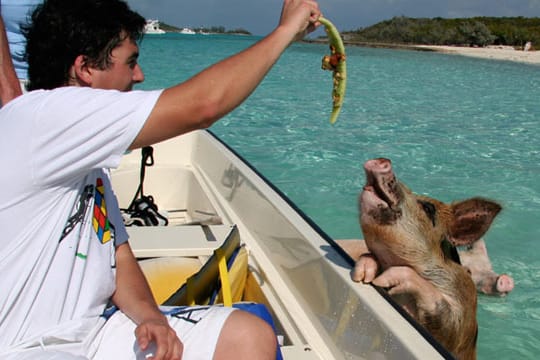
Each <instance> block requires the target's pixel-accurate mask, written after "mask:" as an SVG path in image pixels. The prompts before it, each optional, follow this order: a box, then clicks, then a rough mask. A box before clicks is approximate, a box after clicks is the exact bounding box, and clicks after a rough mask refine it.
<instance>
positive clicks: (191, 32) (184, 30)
mask: <svg viewBox="0 0 540 360" xmlns="http://www.w3.org/2000/svg"><path fill="white" fill-rule="evenodd" d="M180 34H188V35H194V34H196V32H195V31H193V30H192V29H190V28H183V29H182V30H180Z"/></svg>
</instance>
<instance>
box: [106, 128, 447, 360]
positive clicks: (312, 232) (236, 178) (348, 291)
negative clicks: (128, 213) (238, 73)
mask: <svg viewBox="0 0 540 360" xmlns="http://www.w3.org/2000/svg"><path fill="white" fill-rule="evenodd" d="M145 161H146V166H144V165H141V164H144V163H145ZM150 164H151V165H150ZM112 182H113V189H114V190H115V193H116V195H117V197H118V200H119V205H120V207H121V208H125V209H127V208H129V207H130V204H132V203H133V200H134V199H135V198H136V197H137V196H135V195H136V194H138V196H139V197H140V196H141V195H144V196H151V198H152V200H153V202H154V203H155V204H156V205H157V210H158V211H159V214H161V215H163V217H165V218H166V219H167V222H168V224H167V225H166V226H162V225H161V226H130V227H128V232H129V235H130V244H131V247H132V248H133V251H134V253H135V255H136V257H137V258H138V259H139V261H140V264H141V266H142V268H143V271H144V272H145V275H146V276H147V278H148V280H149V282H150V286H151V289H152V291H153V294H154V297H155V298H156V301H157V302H158V303H159V304H164V305H189V304H208V303H224V304H225V305H228V303H230V302H231V301H232V302H233V303H236V302H256V303H259V304H264V305H266V308H267V309H268V311H269V312H270V314H271V318H272V321H273V325H274V326H275V330H276V334H277V336H278V342H279V343H280V345H281V347H280V348H281V352H282V354H283V358H284V359H298V360H303V359H306V360H307V359H369V358H374V357H373V356H378V357H376V358H381V359H386V358H400V359H408V358H411V359H413V358H430V359H437V358H444V357H445V356H444V351H443V352H442V354H443V355H441V349H437V344H434V343H433V340H432V339H429V337H428V338H426V337H425V336H423V335H420V334H419V333H418V329H417V328H415V326H414V324H411V323H410V321H408V320H407V319H404V318H403V316H402V314H400V313H399V312H397V311H396V309H395V308H394V307H393V306H392V305H391V304H389V303H388V301H387V300H386V299H385V298H383V297H382V296H381V295H380V293H379V292H377V291H375V290H374V289H373V288H372V287H371V286H367V285H359V284H353V283H352V281H350V278H349V271H350V267H351V264H350V262H349V260H348V259H347V258H346V256H344V255H343V253H341V252H340V251H339V249H336V248H335V247H334V246H333V245H332V241H331V239H329V238H328V236H326V235H325V234H324V232H322V230H320V229H319V228H318V227H317V226H316V225H315V224H314V223H313V222H311V220H309V218H307V217H306V216H305V215H304V214H302V213H301V211H299V210H298V209H297V208H296V206H295V205H294V204H292V203H291V202H290V201H289V200H288V199H287V198H286V197H285V196H284V195H283V194H281V192H279V191H278V190H277V189H275V188H274V187H273V185H272V184H270V183H269V182H268V181H266V180H265V179H264V178H263V177H262V176H260V174H258V173H257V172H256V171H255V170H254V169H253V168H252V167H251V166H250V165H249V164H248V163H246V162H244V161H242V160H241V159H240V158H239V157H238V155H237V154H236V153H234V151H232V150H231V149H229V148H228V147H227V146H226V145H224V144H223V143H221V142H220V141H219V139H217V138H216V137H215V136H214V135H213V134H211V133H210V132H207V131H197V132H194V133H191V134H188V135H184V136H181V137H179V138H177V139H174V140H169V141H167V142H164V143H160V144H157V145H156V146H154V149H153V154H152V156H151V159H146V160H144V159H143V156H141V151H139V150H137V151H133V152H131V153H129V154H126V155H125V156H124V158H123V159H122V162H121V165H120V167H119V168H118V169H115V170H113V172H112ZM141 184H142V186H141ZM220 268H221V270H220ZM223 276H225V278H224V277H223Z"/></svg>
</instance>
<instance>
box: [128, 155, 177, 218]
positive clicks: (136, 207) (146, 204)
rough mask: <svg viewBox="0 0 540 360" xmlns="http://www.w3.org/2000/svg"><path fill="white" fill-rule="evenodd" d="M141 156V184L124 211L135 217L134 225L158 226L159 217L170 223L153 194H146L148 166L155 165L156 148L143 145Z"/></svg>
mask: <svg viewBox="0 0 540 360" xmlns="http://www.w3.org/2000/svg"><path fill="white" fill-rule="evenodd" d="M141 156H142V159H141V170H140V172H139V186H138V187H137V191H136V192H135V196H133V200H131V203H130V204H129V206H128V208H127V209H126V210H124V211H125V212H126V213H127V214H129V215H130V216H131V217H132V218H133V219H132V220H135V221H134V222H133V224H134V225H146V226H156V225H159V223H160V221H159V219H161V220H162V222H163V225H168V223H169V220H168V219H167V218H166V217H164V216H163V215H161V214H160V213H159V212H158V207H157V205H156V204H155V203H154V198H153V197H152V196H151V195H148V196H146V195H144V189H143V184H144V178H145V175H146V167H147V166H153V165H154V148H153V147H151V146H145V147H143V148H142V149H141ZM137 220H138V221H137ZM126 225H127V224H126ZM130 225H131V224H130Z"/></svg>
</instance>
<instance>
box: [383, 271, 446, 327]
mask: <svg viewBox="0 0 540 360" xmlns="http://www.w3.org/2000/svg"><path fill="white" fill-rule="evenodd" d="M372 284H373V285H376V286H379V287H382V288H386V289H387V290H388V294H389V295H390V296H392V297H396V296H401V298H404V299H407V298H409V297H411V298H412V299H413V301H412V302H410V301H405V302H400V301H398V302H400V303H401V305H402V306H403V307H404V308H405V310H407V312H409V314H411V315H412V316H413V317H416V318H417V319H420V320H426V321H428V322H430V319H432V318H433V316H434V315H435V316H436V315H437V314H440V313H441V311H445V310H446V308H447V307H448V306H449V305H448V303H447V301H446V299H445V298H444V296H443V294H442V293H441V292H440V291H439V290H438V289H437V288H436V287H435V286H433V284H432V283H431V282H429V281H428V280H426V279H424V278H423V277H422V276H420V275H419V274H418V273H417V272H416V271H415V270H414V269H412V268H410V267H408V266H392V267H390V268H388V269H387V270H385V271H384V272H383V273H382V274H381V275H379V276H377V277H376V278H375V279H374V280H373V281H372Z"/></svg>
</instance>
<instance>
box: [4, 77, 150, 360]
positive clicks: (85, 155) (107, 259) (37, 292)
mask: <svg viewBox="0 0 540 360" xmlns="http://www.w3.org/2000/svg"><path fill="white" fill-rule="evenodd" d="M160 93H161V92H160V91H152V92H143V91H131V92H118V91H113V90H95V89H89V88H75V87H65V88H59V89H56V90H52V91H34V92H31V93H28V94H26V95H23V96H21V97H19V98H17V99H15V100H14V101H12V102H10V103H9V104H8V105H6V106H5V107H4V108H2V109H1V110H0V154H1V155H0V159H1V167H2V170H1V173H0V174H1V175H0V229H1V232H0V234H1V235H0V353H1V352H2V351H1V350H2V349H6V348H9V347H14V346H17V347H20V346H21V345H31V346H32V345H36V344H38V343H40V342H47V341H53V342H55V341H58V342H62V341H64V340H67V341H70V342H72V341H75V342H76V341H79V340H82V339H83V338H84V337H85V336H87V335H88V334H87V332H88V331H89V329H91V328H92V327H94V325H95V324H96V322H97V321H98V319H99V317H100V315H101V314H102V312H103V310H104V308H105V307H106V305H107V303H108V301H109V298H110V296H111V295H112V293H113V292H114V290H115V284H114V279H115V273H114V265H115V264H114V254H115V246H114V245H115V244H116V245H119V244H121V243H123V242H125V241H127V233H126V231H125V228H124V226H123V223H122V219H121V216H120V213H119V211H118V204H117V202H116V198H115V196H114V194H113V193H112V191H111V187H110V178H109V174H108V169H109V168H114V167H117V166H118V164H119V161H120V159H121V157H122V154H123V153H124V152H125V151H126V149H127V148H128V146H129V145H130V144H131V143H132V142H133V140H134V139H135V137H136V136H137V134H138V132H139V131H140V129H141V128H142V126H143V124H144V122H145V121H146V119H147V117H148V116H149V114H150V112H151V110H152V109H153V107H154V105H155V103H156V101H157V99H158V97H159V95H160ZM67 329H69V331H68V330H67ZM53 334H54V335H53Z"/></svg>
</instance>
